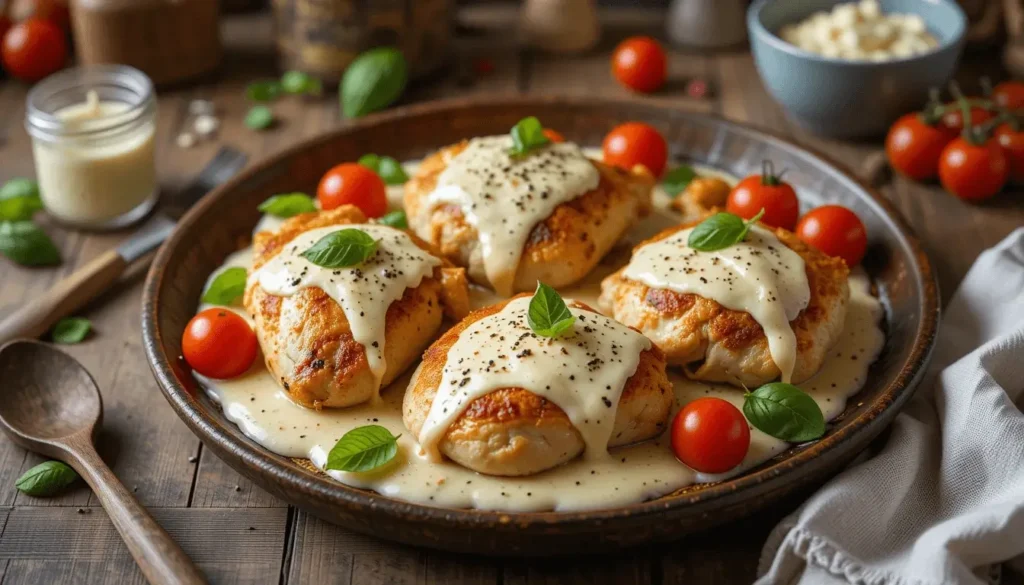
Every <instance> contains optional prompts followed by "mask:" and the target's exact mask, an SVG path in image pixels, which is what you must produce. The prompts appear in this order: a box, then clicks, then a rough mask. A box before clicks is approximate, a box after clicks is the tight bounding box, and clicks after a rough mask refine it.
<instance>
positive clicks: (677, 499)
mask: <svg viewBox="0 0 1024 585" xmlns="http://www.w3.org/2000/svg"><path fill="white" fill-rule="evenodd" d="M531 103H533V104H558V105H567V106H574V105H575V106H579V107H582V106H589V107H592V106H604V107H607V108H610V109H613V108H616V107H622V108H628V107H634V108H635V107H642V108H649V109H651V110H658V109H662V110H666V111H668V112H672V113H675V114H684V115H689V116H698V117H706V118H712V119H715V120H717V121H719V122H720V123H722V124H724V125H727V126H730V127H732V128H734V129H737V130H740V131H742V132H746V133H753V134H756V135H759V136H760V137H761V138H763V139H766V140H769V141H772V142H781V143H784V144H786V145H787V146H789V147H790V148H793V149H795V150H797V151H802V152H803V153H805V154H808V155H810V156H813V157H817V158H819V159H821V160H822V161H824V162H826V163H827V164H830V165H832V166H834V167H835V168H837V169H838V170H839V171H840V174H842V175H844V176H845V177H846V178H847V179H849V180H851V181H853V182H854V183H856V184H857V185H858V186H859V187H861V188H862V189H863V190H864V191H865V192H866V193H868V194H870V196H871V198H872V199H873V201H874V203H875V204H876V205H878V206H879V207H880V208H881V209H882V210H884V212H885V214H884V215H885V216H886V217H887V218H888V219H889V220H890V221H891V222H892V223H893V225H894V227H895V228H896V231H897V232H898V233H899V235H900V237H901V239H902V245H903V246H904V247H906V248H907V249H909V251H910V252H911V256H912V257H913V258H914V259H915V262H916V268H917V271H916V272H915V273H914V277H915V279H916V280H917V284H918V286H919V287H920V289H921V291H922V293H921V294H922V296H923V300H924V304H923V306H922V307H921V314H920V322H919V324H918V327H917V331H916V333H915V335H914V340H915V341H914V347H913V350H912V352H911V354H910V355H909V356H908V358H907V360H906V364H905V366H904V367H903V369H902V371H901V373H900V375H899V377H898V378H897V379H896V380H895V381H894V382H893V383H892V384H890V385H889V386H888V387H887V388H886V389H885V390H884V391H883V392H882V393H881V394H880V396H879V398H878V399H877V401H876V404H875V405H874V407H873V408H871V409H868V410H866V411H865V412H863V413H861V414H860V415H858V416H857V417H856V418H855V419H854V420H853V421H850V422H849V423H848V424H847V425H846V426H845V427H844V428H843V429H841V430H839V431H837V432H835V433H834V434H832V435H829V436H828V437H826V438H825V439H823V440H821V441H820V442H818V443H817V444H815V445H813V446H812V447H810V448H808V449H805V450H803V451H801V452H798V453H795V454H793V455H792V456H790V457H788V458H787V459H786V460H784V461H781V462H778V463H775V464H771V465H769V466H768V467H766V468H763V469H760V470H757V471H754V472H751V473H748V474H744V475H742V476H740V477H737V478H736V479H733V480H729V481H726V482H722V483H720V484H716V485H713V486H710V487H707V488H703V489H701V490H699V491H697V492H694V493H687V494H682V495H678V496H668V497H664V498H660V499H657V500H652V501H649V502H644V503H640V504H633V505H629V506H623V507H619V508H614V509H610V510H596V511H589V512H571V513H569V512H567V513H556V512H542V513H502V512H490V511H480V510H462V509H448V508H435V507H429V506H421V505H417V504H410V503H407V502H402V501H400V500H394V499H391V498H387V497H385V496H381V495H378V494H375V493H371V492H366V491H363V490H358V489H354V488H349V487H347V486H344V485H343V484H340V483H338V482H336V481H334V480H331V479H328V478H325V477H320V476H316V475H314V474H312V473H309V472H306V471H302V470H299V469H296V468H292V467H289V466H282V465H279V464H278V463H277V461H276V460H275V457H276V456H274V455H271V454H269V453H268V452H267V451H265V450H263V449H261V448H259V447H258V446H256V445H255V444H249V443H246V442H244V441H236V440H235V439H234V438H233V437H232V436H231V435H230V434H228V432H227V431H226V429H225V427H224V426H223V425H221V424H220V423H219V422H218V421H216V420H214V419H212V418H211V417H208V416H205V415H204V413H203V411H202V409H200V408H197V407H196V406H195V404H194V401H195V398H193V397H192V396H190V395H189V392H188V391H187V390H186V388H185V387H184V386H182V385H181V384H180V383H179V382H178V381H177V379H176V378H175V375H174V372H173V369H172V360H174V359H176V356H167V355H165V354H164V352H163V351H162V350H161V346H162V343H161V341H162V336H161V332H160V329H159V326H158V324H157V307H158V306H159V304H160V298H159V290H160V288H161V286H160V285H161V282H162V279H163V277H164V269H165V266H166V264H167V262H168V260H169V258H170V256H171V253H172V250H174V249H175V247H176V246H179V245H181V244H182V239H181V231H180V230H179V231H175V233H174V234H172V236H171V237H170V238H169V239H168V241H167V242H165V243H164V245H163V246H162V247H161V248H160V250H159V252H158V253H157V256H156V258H155V259H154V261H153V265H152V267H151V268H150V271H149V273H148V275H147V278H146V282H145V286H144V291H143V299H142V336H143V345H144V347H145V351H146V357H147V358H148V361H149V364H150V367H151V369H152V371H153V374H154V377H155V378H156V380H157V382H158V383H159V386H160V388H161V391H162V393H163V394H164V396H165V397H166V398H167V400H168V402H169V403H170V404H171V406H172V407H173V408H174V410H175V411H176V412H177V413H178V415H179V416H180V417H181V418H182V420H184V421H185V422H186V423H187V425H188V426H189V428H191V429H192V431H193V432H194V433H196V434H197V435H198V436H199V437H200V439H202V440H203V441H204V442H212V443H216V444H217V445H218V447H219V448H220V449H223V451H225V452H226V453H229V454H231V455H233V456H234V457H236V458H237V462H238V464H240V465H242V466H244V467H246V468H249V469H251V470H253V471H255V472H257V473H259V474H261V475H262V476H263V477H264V479H265V481H268V482H273V483H276V484H278V485H280V486H282V487H283V488H284V489H285V490H287V491H288V492H289V493H293V494H296V496H306V497H308V498H311V499H313V500H315V501H318V502H322V503H323V504H324V505H326V506H335V507H337V506H344V507H347V508H350V509H357V510H358V509H361V510H365V511H369V510H371V509H372V510H373V511H374V513H375V514H379V515H385V516H387V517H390V518H392V519H394V520H401V521H407V522H408V521H412V522H418V521H419V522H431V523H432V524H433V525H434V526H435V527H438V528H440V529H444V528H451V529H457V528H460V527H475V528H485V527H486V528H489V529H491V530H499V531H501V530H507V531H520V530H523V529H526V528H528V527H529V526H544V527H555V526H557V527H558V528H559V529H561V530H564V531H566V532H572V531H573V530H574V529H585V528H587V527H592V526H593V525H595V524H600V523H604V522H610V521H614V520H616V519H623V518H633V519H636V518H638V517H645V516H656V515H660V514H663V513H666V512H670V511H672V510H675V509H679V508H680V507H683V506H692V507H695V508H696V509H692V510H691V511H694V512H697V511H699V509H701V508H706V509H709V510H710V508H711V507H712V505H728V504H730V503H733V502H735V501H737V500H738V499H741V498H749V497H755V496H757V495H759V494H764V493H767V492H769V491H771V490H774V489H781V488H782V487H784V486H785V485H786V484H787V483H788V482H789V481H790V480H795V479H796V478H798V477H800V474H799V473H797V472H798V471H800V470H802V469H804V468H808V471H813V469H814V467H813V466H814V463H815V462H816V461H817V460H818V459H819V457H821V456H822V455H824V454H825V453H829V452H834V453H835V454H836V455H837V456H840V455H843V454H847V455H851V454H850V453H847V451H849V450H850V448H851V446H852V445H853V442H852V441H847V439H848V438H850V437H852V436H854V435H857V434H860V433H861V432H864V433H869V432H876V433H877V432H878V431H880V428H877V427H880V426H884V425H885V424H888V423H889V422H890V421H891V420H892V418H893V417H894V416H895V415H896V413H897V411H898V409H899V408H900V407H902V406H903V404H905V403H906V401H907V400H909V398H910V397H911V395H912V393H913V389H914V388H915V386H916V385H917V383H918V382H919V381H920V379H921V377H922V376H923V374H924V371H925V367H926V365H927V362H928V359H929V356H930V354H931V351H932V348H933V346H934V343H935V336H936V331H937V326H938V317H939V296H938V284H937V280H936V276H935V273H934V271H933V269H932V266H931V263H930V261H929V260H928V257H927V255H926V254H925V252H924V249H923V247H922V246H921V243H920V241H919V240H918V239H917V237H916V236H915V235H914V233H913V231H912V230H911V229H910V227H909V226H908V224H907V223H906V221H905V220H904V219H903V218H902V216H901V215H900V213H899V211H898V210H897V209H896V208H895V207H894V206H893V205H892V204H891V203H889V202H888V200H886V199H885V198H884V197H882V196H881V195H880V194H879V193H878V192H877V191H875V190H874V189H871V188H870V187H868V186H867V185H866V184H864V183H863V182H862V181H860V180H858V179H856V178H854V176H853V175H852V174H851V173H850V172H849V170H848V169H847V168H846V167H845V165H841V164H838V163H836V162H835V161H834V160H832V159H831V158H830V157H828V156H825V155H822V154H821V153H818V152H816V151H814V150H812V149H808V148H805V147H803V146H800V145H797V144H795V143H793V142H790V141H788V140H786V139H784V138H782V137H780V136H778V135H777V134H774V133H772V132H770V131H765V130H762V129H758V128H755V127H751V126H746V125H743V124H738V123H736V122H731V121H728V120H725V119H723V118H720V117H717V116H711V115H701V114H696V113H692V112H686V111H683V110H674V109H668V108H663V107H659V106H657V105H653V104H648V103H644V102H643V101H641V100H611V99H593V98H586V97H562V96H537V97H534V96H522V95H516V94H512V95H500V94H499V95H492V96H480V97H475V98H455V99H448V100H441V101H436V102H430V103H425V104H417V105H410V106H405V107H400V108H396V109H394V110H391V111H388V112H385V113H381V114H375V115H372V116H368V117H366V118H362V119H358V120H354V121H353V122H352V124H351V125H349V126H347V127H346V128H343V129H339V130H336V131H334V132H332V133H329V134H325V135H323V136H321V137H317V138H313V139H310V140H308V141H305V142H303V143H301V144H299V145H296V146H293V147H291V148H288V149H286V150H284V151H282V152H280V153H278V154H276V155H274V156H272V157H270V158H268V159H265V160H264V161H262V162H260V163H258V164H256V165H254V166H253V167H252V168H250V169H248V170H246V171H243V173H242V174H241V175H240V176H238V177H235V178H234V179H232V180H231V181H229V182H228V183H227V184H225V185H223V186H221V187H220V188H219V189H217V190H216V191H215V192H214V193H211V194H210V195H209V196H207V197H206V198H204V199H203V200H201V201H200V202H199V203H198V204H197V205H195V206H194V207H193V208H192V209H191V210H190V211H189V212H188V213H187V214H186V215H185V216H184V217H183V218H182V220H181V223H182V224H187V223H189V222H191V221H193V220H194V219H195V218H196V217H198V216H200V215H202V214H203V213H205V211H206V209H207V208H209V207H210V206H211V204H212V201H213V200H214V199H216V198H217V197H218V196H219V193H221V192H225V191H228V190H231V189H233V188H234V187H235V185H237V184H239V183H241V182H242V181H243V180H244V177H245V176H249V175H252V174H255V173H258V172H260V171H261V170H263V169H265V168H266V167H268V166H270V165H272V164H274V163H276V162H278V161H280V160H282V159H287V158H290V157H292V156H294V155H296V154H297V153H299V152H300V151H302V150H304V149H307V148H310V147H311V146H314V145H316V144H317V143H320V142H324V141H327V140H329V139H330V138H331V137H333V136H335V135H337V134H346V133H348V132H351V131H353V130H355V129H358V128H364V127H372V126H374V125H376V124H377V123H379V122H381V121H384V120H395V119H401V118H405V117H408V116H414V115H419V114H424V113H433V112H438V111H449V110H450V111H458V110H459V109H462V108H467V107H474V106H490V107H494V106H500V105H502V104H508V105H509V106H522V105H524V104H531ZM229 424H230V423H229ZM876 429H877V430H876Z"/></svg>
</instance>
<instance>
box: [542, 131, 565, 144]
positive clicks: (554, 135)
mask: <svg viewBox="0 0 1024 585" xmlns="http://www.w3.org/2000/svg"><path fill="white" fill-rule="evenodd" d="M544 136H547V138H548V140H550V141H551V142H565V136H562V134H561V133H560V132H558V131H557V130H552V129H551V128H545V129H544Z"/></svg>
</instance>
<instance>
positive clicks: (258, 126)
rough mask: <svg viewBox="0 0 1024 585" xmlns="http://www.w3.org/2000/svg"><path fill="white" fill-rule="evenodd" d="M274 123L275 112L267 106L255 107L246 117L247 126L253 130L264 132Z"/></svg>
mask: <svg viewBox="0 0 1024 585" xmlns="http://www.w3.org/2000/svg"><path fill="white" fill-rule="evenodd" d="M273 123H274V112H272V111H271V110H270V108H268V107H267V106H253V107H252V109H251V110H249V113H248V114H246V115H245V125H246V126H248V127H249V128H251V129H253V130H264V129H266V128H269V127H270V125H271V124H273Z"/></svg>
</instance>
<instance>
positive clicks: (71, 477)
mask: <svg viewBox="0 0 1024 585" xmlns="http://www.w3.org/2000/svg"><path fill="white" fill-rule="evenodd" d="M76 479H78V474H77V473H75V470H74V469H71V467H70V466H68V465H67V464H66V463H63V462H60V461H44V462H42V463H40V464H39V465H36V466H35V467H33V468H32V469H29V470H28V471H26V472H25V473H24V475H22V476H21V477H19V478H18V481H16V482H14V487H16V488H18V489H19V490H21V491H22V492H24V493H26V494H28V495H30V496H36V497H44V496H52V495H56V494H57V493H58V492H60V491H61V490H63V489H64V488H66V487H68V486H69V485H71V484H72V483H74V481H75V480H76Z"/></svg>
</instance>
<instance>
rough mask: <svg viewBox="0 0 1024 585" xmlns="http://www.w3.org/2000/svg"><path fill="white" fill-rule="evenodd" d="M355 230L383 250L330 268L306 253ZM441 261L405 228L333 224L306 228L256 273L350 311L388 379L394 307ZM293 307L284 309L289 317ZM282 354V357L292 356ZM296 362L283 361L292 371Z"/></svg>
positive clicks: (282, 290) (264, 284)
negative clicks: (388, 325)
mask: <svg viewBox="0 0 1024 585" xmlns="http://www.w3.org/2000/svg"><path fill="white" fill-rule="evenodd" d="M348 228H355V229H359V230H361V231H363V232H365V233H366V234H367V235H369V236H370V237H371V238H373V239H374V240H376V241H377V249H376V251H374V252H373V254H371V255H370V257H369V258H367V259H366V260H365V261H363V262H362V263H360V264H359V265H357V266H352V267H349V268H324V267H322V266H317V265H316V264H313V263H312V262H310V261H309V260H307V259H306V258H304V257H303V256H302V255H301V254H302V253H303V252H305V251H306V250H308V249H309V248H311V247H313V245H314V244H316V243H317V242H318V241H320V239H322V238H324V237H325V236H327V235H329V234H331V233H333V232H336V231H340V230H342V229H348ZM440 265H441V260H440V259H439V258H437V257H435V256H433V255H431V254H428V253H427V252H425V251H424V250H423V249H422V248H420V247H419V246H417V245H416V244H415V243H414V242H413V241H412V238H410V237H409V235H408V234H407V233H405V232H404V231H402V230H398V229H395V228H391V227H387V226H381V225H369V224H360V225H346V226H338V225H334V226H328V227H324V228H317V229H313V230H309V231H307V232H303V233H302V234H300V235H298V236H297V237H296V238H295V239H294V240H292V241H291V242H289V243H288V244H287V245H286V246H285V247H284V249H283V250H281V252H279V253H278V254H277V255H276V256H274V257H273V258H271V259H270V260H268V261H267V263H266V264H264V265H263V266H261V267H260V269H259V270H257V271H255V272H254V273H252V274H251V275H250V278H251V279H252V280H254V281H255V282H256V284H257V285H259V286H260V287H261V288H262V289H263V290H264V291H266V292H267V293H269V294H272V295H278V296H282V297H287V296H291V295H293V294H295V293H297V292H299V291H300V290H302V289H304V288H307V287H311V286H312V287H316V288H319V289H321V290H323V291H324V292H325V293H327V295H328V296H329V297H331V298H332V299H334V301H335V302H336V303H338V305H339V306H340V307H341V309H342V311H344V313H345V318H346V319H348V322H349V326H350V328H351V331H352V338H353V339H354V340H355V341H356V342H357V343H359V344H360V345H362V346H363V349H364V350H365V352H366V361H367V364H368V365H369V367H370V371H371V372H373V374H374V376H375V377H376V378H377V381H378V384H379V382H380V380H381V378H383V377H384V372H385V371H386V369H387V363H386V361H385V359H384V331H385V327H384V324H385V320H386V316H387V312H388V307H390V306H391V303H393V302H395V301H397V300H398V299H400V298H402V295H404V294H405V291H406V289H409V288H416V287H417V286H419V285H420V282H421V281H422V280H423V278H424V277H427V276H430V275H431V274H433V272H434V268H435V267H437V266H440ZM286 313H287V311H285V310H282V312H281V318H282V319H285V318H287V316H286ZM286 353H287V352H279V354H280V356H281V359H284V360H287V359H290V358H289V357H288V356H287V355H286ZM292 366H293V364H282V369H283V370H284V371H289V370H290V369H291V367H292Z"/></svg>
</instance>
